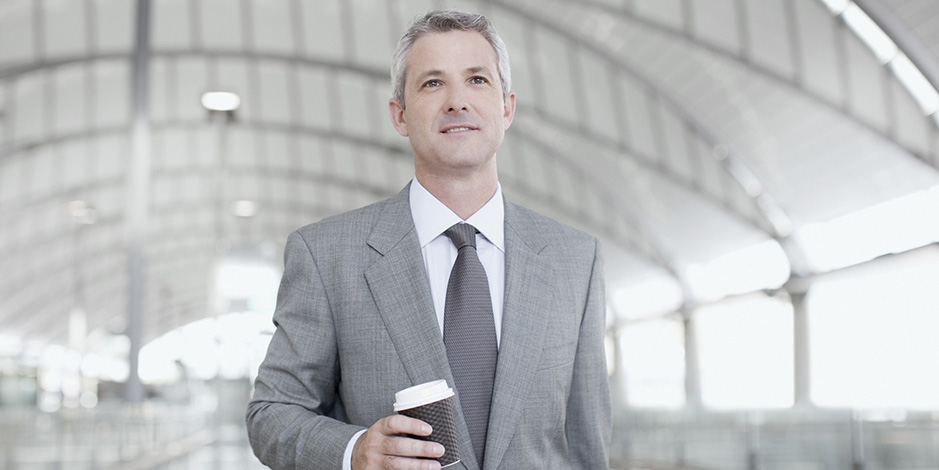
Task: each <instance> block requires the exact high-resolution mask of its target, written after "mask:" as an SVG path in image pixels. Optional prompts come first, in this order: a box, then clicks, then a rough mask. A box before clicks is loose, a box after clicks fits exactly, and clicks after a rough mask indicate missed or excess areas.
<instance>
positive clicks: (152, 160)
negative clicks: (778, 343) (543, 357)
mask: <svg viewBox="0 0 939 470" xmlns="http://www.w3.org/2000/svg"><path fill="white" fill-rule="evenodd" d="M136 4H137V2H128V1H126V0H88V1H82V2H76V1H50V0H46V1H38V0H36V1H30V0H3V1H2V2H0V217H2V221H3V222H2V224H0V334H2V335H3V337H4V338H20V339H23V340H28V341H37V342H39V343H52V344H65V343H67V342H68V341H69V331H70V326H69V325H70V322H69V321H68V320H67V319H68V318H70V315H72V317H73V318H74V315H73V314H72V313H71V312H74V311H75V310H76V309H79V310H80V311H81V312H82V313H81V315H80V317H81V319H82V326H81V330H82V331H86V332H88V333H94V332H95V331H111V332H120V331H122V329H124V328H126V327H127V325H126V324H125V322H124V319H125V318H127V317H128V315H127V311H128V309H140V310H141V311H142V315H141V316H140V318H142V319H143V324H142V325H139V326H138V327H139V330H140V332H141V335H142V339H143V340H144V341H146V340H149V339H152V338H155V337H157V336H159V335H160V334H162V333H165V332H167V331H169V330H171V329H173V328H175V327H178V326H181V325H184V324H187V323H190V322H192V321H194V320H197V319H200V318H204V317H209V316H213V315H216V314H219V313H225V312H228V311H238V310H244V309H245V308H248V307H250V305H248V303H250V302H249V300H250V299H245V298H240V297H239V294H238V293H237V292H230V293H227V294H225V295H220V292H221V290H222V289H220V288H219V287H218V282H217V281H218V279H219V277H220V274H219V266H220V264H222V263H224V262H230V261H231V260H242V261H244V262H245V263H252V262H254V263H262V264H265V263H266V265H268V266H271V265H273V266H277V265H278V264H279V263H280V261H279V258H280V252H281V248H282V244H283V243H284V241H285V239H286V237H287V235H288V234H289V233H290V232H291V231H292V230H294V229H296V228H297V227H299V226H301V225H304V224H306V223H309V222H312V221H315V220H318V219H320V218H323V217H325V216H328V215H330V214H335V213H338V212H341V211H345V210H348V209H352V208H355V207H358V206H361V205H363V204H366V203H369V202H372V201H376V200H378V199H381V198H384V197H387V196H389V195H391V194H394V193H396V192H398V191H400V190H401V189H402V188H403V187H404V185H405V184H406V183H407V181H408V180H409V179H410V178H411V177H412V175H413V168H412V157H411V154H410V147H409V146H408V143H407V141H406V140H405V139H404V138H402V137H400V136H399V135H397V133H396V132H395V131H394V129H393V127H392V126H391V124H390V122H389V121H388V117H387V101H388V98H389V97H390V86H389V78H388V75H389V72H388V68H389V63H390V57H391V50H392V48H393V45H394V43H395V42H396V40H397V37H398V36H399V35H400V34H401V33H402V32H403V31H404V30H405V28H406V26H407V23H408V21H409V20H410V19H411V18H413V17H414V16H416V15H418V14H420V13H422V12H424V11H426V10H427V9H430V8H435V7H456V8H461V9H467V10H475V11H479V12H482V13H484V14H486V15H487V16H488V17H489V18H490V19H491V20H492V21H493V22H494V23H495V25H496V27H497V28H498V29H499V30H500V32H501V34H502V35H503V37H504V39H505V41H506V43H507V45H508V48H509V53H510V56H511V59H512V74H513V84H514V88H515V91H516V92H517V95H518V114H517V117H516V120H515V123H514V124H513V126H512V129H510V130H509V132H508V133H507V136H506V142H505V144H504V146H503V147H502V148H501V150H500V152H499V165H500V178H501V183H502V185H503V189H504V191H505V194H506V195H507V197H508V198H510V199H512V200H513V201H516V202H519V203H522V204H525V205H528V206H530V207H532V208H534V209H536V210H539V211H541V212H543V213H546V214H547V215H550V216H552V217H555V218H557V219H559V220H562V221H564V222H567V223H570V224H572V225H575V226H577V227H580V228H582V229H584V230H586V231H588V232H591V233H594V234H596V235H597V236H599V237H600V238H602V239H603V241H604V245H605V251H606V258H607V270H608V273H609V274H608V278H607V285H608V289H607V290H608V293H607V294H608V297H609V300H610V306H611V310H612V311H613V312H614V316H615V318H616V319H618V320H620V321H627V320H629V319H635V318H641V317H645V316H649V315H658V314H666V313H669V312H674V311H677V310H679V309H688V308H695V306H698V305H702V304H706V303H708V302H713V301H717V300H720V299H721V298H724V297H726V296H730V295H739V294H746V293H752V292H758V293H759V292H764V291H773V290H776V289H781V288H783V287H785V286H787V285H792V283H793V282H795V281H796V280H805V279H811V278H812V277H813V276H815V275H819V274H821V273H825V272H829V271H838V270H841V269H844V268H847V267H849V266H853V265H857V264H861V263H864V262H866V261H868V260H870V259H873V258H876V257H878V256H882V255H885V254H889V253H894V252H904V251H910V250H913V249H917V248H919V247H922V246H925V245H930V244H932V243H934V242H936V241H937V240H939V227H937V223H936V221H935V220H936V214H937V213H939V212H937V211H939V189H937V188H939V171H937V167H939V130H937V126H939V124H937V114H936V111H937V109H939V95H937V93H936V86H937V85H939V73H937V70H939V66H937V64H939V28H937V27H936V25H937V24H939V3H937V2H932V1H924V0H920V1H913V0H879V1H875V0H864V1H860V0H857V1H854V2H851V1H847V0H844V1H840V2H839V1H835V0H826V1H819V0H538V1H534V0H493V1H483V0H479V1H426V0H425V1H417V0H389V1H385V0H381V1H379V0H354V1H345V0H342V1H340V0H325V1H324V0H318V1H316V2H313V1H263V0H242V1H228V0H153V1H150V2H140V4H145V5H146V4H149V9H148V10H147V11H145V12H144V14H140V13H141V12H139V11H138V10H137V9H136V8H135V5H136ZM141 31H144V32H148V33H149V34H145V35H142V36H141V35H138V33H139V32H141ZM208 91H228V92H234V93H236V94H237V95H238V97H239V98H240V106H239V107H238V108H237V110H235V111H230V112H228V111H226V112H210V111H207V110H206V108H205V107H203V105H202V104H201V103H200V98H201V97H202V95H203V93H205V92H208ZM933 248H934V247H933ZM74 330H75V327H74V322H73V323H72V331H73V332H74ZM95 337H96V336H95V335H94V334H91V335H90V336H89V338H90V339H89V341H91V342H93V341H94V338H95ZM101 337H103V336H101ZM86 347H89V348H90V347H94V345H93V344H88V345H86Z"/></svg>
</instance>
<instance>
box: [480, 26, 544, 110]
mask: <svg viewBox="0 0 939 470" xmlns="http://www.w3.org/2000/svg"><path fill="white" fill-rule="evenodd" d="M486 16H487V17H488V18H489V19H490V20H491V21H492V24H493V25H495V27H496V30H498V31H499V35H500V36H502V40H503V41H505V47H506V48H507V49H508V50H509V61H510V62H511V64H512V91H515V92H517V93H518V105H519V106H533V105H534V104H535V102H534V92H535V91H534V89H533V87H532V84H531V80H532V78H531V72H530V69H531V65H530V63H529V62H530V61H531V54H529V53H528V50H527V48H526V45H527V42H526V40H525V36H526V34H527V32H528V31H530V28H528V27H527V24H526V23H524V22H523V21H522V20H520V19H519V18H518V17H517V16H516V15H514V14H512V13H510V12H508V11H504V10H502V9H499V8H494V9H492V13H491V14H489V15H486Z"/></svg>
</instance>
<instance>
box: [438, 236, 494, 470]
mask: <svg viewBox="0 0 939 470" xmlns="http://www.w3.org/2000/svg"><path fill="white" fill-rule="evenodd" d="M444 233H445V234H446V235H447V236H448V237H450V240H452V241H453V243H454V244H455V245H456V247H457V250H459V254H458V255H457V257H456V262H455V263H454V264H453V270H452V271H450V282H449V284H447V303H446V306H445V307H444V317H443V342H444V344H445V345H446V347H447V359H448V360H449V361H450V369H451V370H452V371H453V381H454V382H455V385H456V389H457V393H459V397H460V406H461V407H462V408H463V417H464V418H465V419H466V426H467V427H468V428H469V433H470V440H472V442H473V450H474V451H475V453H476V459H477V460H478V461H479V466H480V467H482V465H483V455H484V454H485V449H486V429H487V428H488V427H489V405H490V403H491V402H492V384H493V381H494V380H495V376H496V358H497V356H498V354H499V350H498V348H497V346H496V327H495V322H494V320H493V316H492V297H490V295H489V281H488V280H487V278H486V271H485V269H483V265H482V263H480V262H479V255H478V254H477V253H476V227H473V226H472V225H469V224H456V225H454V226H452V227H450V228H449V229H447V231H446V232H444Z"/></svg>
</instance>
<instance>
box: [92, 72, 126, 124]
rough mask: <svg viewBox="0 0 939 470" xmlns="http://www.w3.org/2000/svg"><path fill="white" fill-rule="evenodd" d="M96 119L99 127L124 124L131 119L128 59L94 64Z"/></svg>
mask: <svg viewBox="0 0 939 470" xmlns="http://www.w3.org/2000/svg"><path fill="white" fill-rule="evenodd" d="M93 70H94V71H93V76H94V77H95V78H96V83H95V101H96V104H95V113H94V115H95V119H97V121H98V122H97V124H98V127H99V128H101V127H109V126H123V125H126V124H127V123H128V122H129V121H130V106H131V104H130V97H131V96H130V81H131V75H130V66H129V65H128V62H127V61H123V60H109V61H98V62H96V63H95V65H94V69H93Z"/></svg>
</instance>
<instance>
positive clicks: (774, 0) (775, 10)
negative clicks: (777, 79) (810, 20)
mask: <svg viewBox="0 0 939 470" xmlns="http://www.w3.org/2000/svg"><path fill="white" fill-rule="evenodd" d="M797 3H798V2H797ZM785 9H786V6H785V5H783V1H782V0H749V1H747V4H746V10H747V21H746V23H747V27H748V28H749V29H748V31H747V39H748V40H749V44H745V45H744V47H745V48H747V49H748V50H749V53H750V56H751V58H752V59H753V61H754V62H757V63H759V64H761V65H762V66H764V67H767V68H769V69H772V70H775V71H776V72H777V73H779V74H782V75H784V76H789V75H791V74H792V72H793V64H792V49H791V47H792V36H791V35H790V34H789V31H790V30H789V25H788V21H787V18H788V15H787V14H786V11H785Z"/></svg>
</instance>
